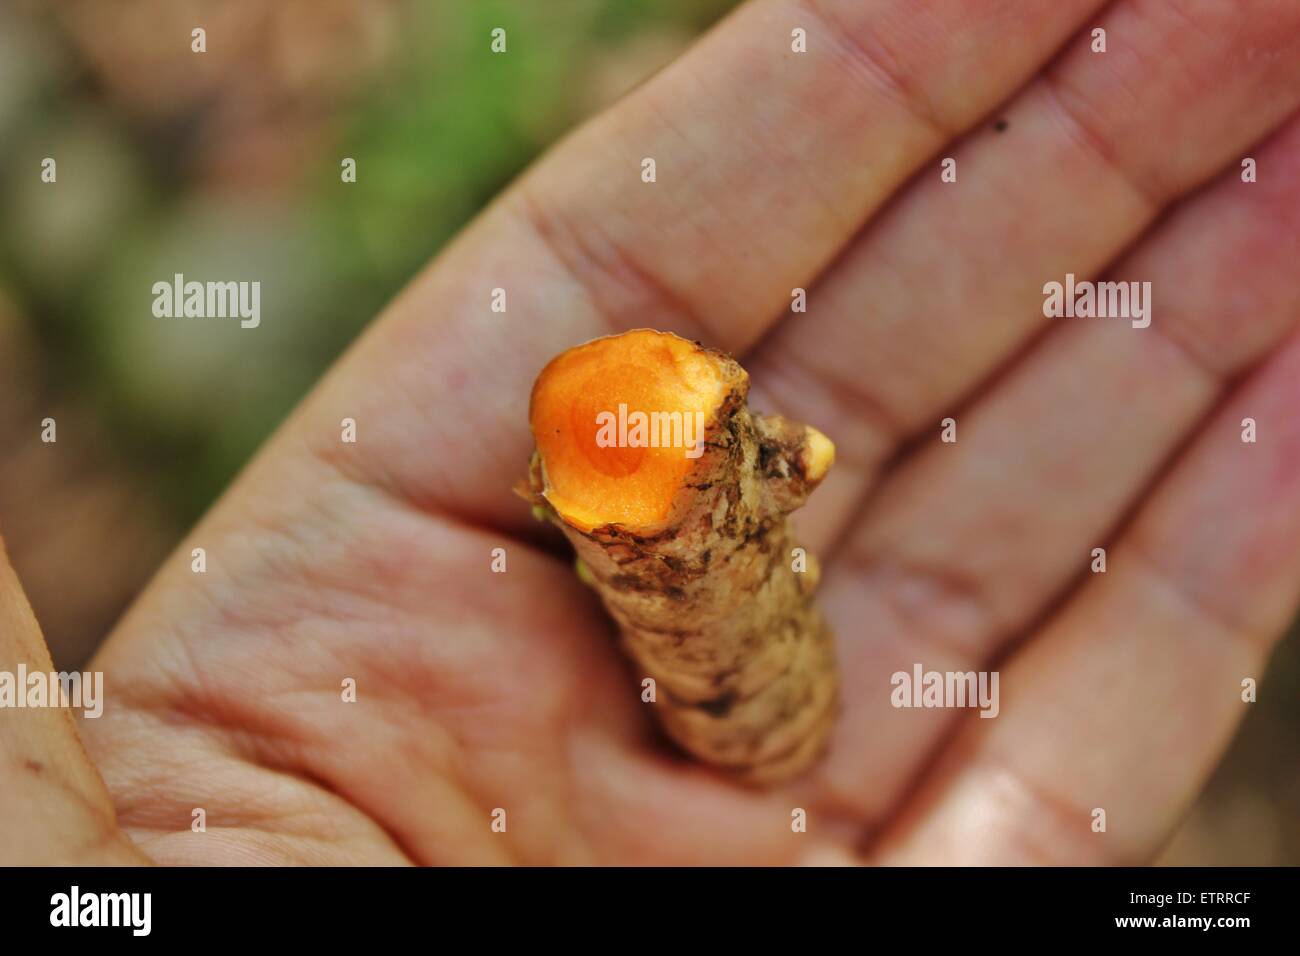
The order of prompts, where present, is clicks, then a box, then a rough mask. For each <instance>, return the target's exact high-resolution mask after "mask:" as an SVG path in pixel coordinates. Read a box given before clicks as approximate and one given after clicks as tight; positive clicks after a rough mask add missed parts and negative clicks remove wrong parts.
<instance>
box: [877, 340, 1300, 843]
mask: <svg viewBox="0 0 1300 956" xmlns="http://www.w3.org/2000/svg"><path fill="white" fill-rule="evenodd" d="M1297 408H1300V337H1295V338H1293V339H1292V340H1291V341H1290V343H1289V345H1288V346H1287V348H1286V349H1285V350H1284V351H1283V352H1282V353H1281V354H1279V355H1278V356H1277V357H1276V358H1275V360H1274V361H1272V362H1270V363H1269V365H1268V366H1266V367H1265V368H1264V369H1263V370H1261V371H1260V372H1259V373H1258V374H1257V375H1256V376H1255V377H1254V380H1253V381H1251V382H1250V383H1249V384H1248V385H1247V387H1245V388H1244V389H1243V390H1242V392H1241V393H1240V394H1238V395H1237V396H1235V397H1234V398H1233V400H1232V401H1231V402H1230V403H1229V404H1228V405H1227V407H1226V409H1225V410H1223V411H1222V412H1221V413H1220V414H1217V415H1215V416H1214V418H1213V419H1212V420H1211V422H1210V423H1209V426H1208V427H1207V429H1206V431H1205V433H1204V435H1203V436H1202V437H1201V438H1200V439H1199V440H1198V441H1197V443H1196V444H1195V446H1193V448H1192V449H1191V450H1190V452H1189V453H1188V454H1187V455H1186V456H1185V459H1184V460H1183V461H1181V462H1180V463H1179V464H1178V466H1177V468H1176V469H1175V470H1174V471H1173V472H1172V473H1171V475H1170V476H1169V478H1168V480H1167V481H1166V482H1164V483H1163V484H1162V486H1161V488H1160V489H1159V491H1158V493H1157V495H1156V496H1155V497H1154V498H1153V500H1152V501H1151V503H1150V504H1149V505H1148V506H1147V508H1146V509H1145V510H1144V512H1143V513H1142V514H1141V515H1140V516H1139V518H1138V519H1137V521H1136V524H1135V525H1134V526H1133V527H1132V529H1131V530H1129V531H1128V532H1127V533H1126V534H1125V536H1124V537H1123V539H1122V540H1121V541H1120V543H1119V544H1118V546H1117V547H1116V548H1115V549H1114V550H1113V552H1112V557H1111V560H1110V562H1109V567H1108V570H1107V572H1106V574H1105V575H1104V576H1099V577H1096V578H1093V579H1091V581H1090V583H1089V584H1088V585H1087V586H1086V587H1085V588H1084V589H1083V590H1082V591H1081V592H1080V593H1079V594H1078V595H1077V596H1076V597H1075V598H1074V599H1073V600H1072V601H1071V602H1070V603H1069V605H1067V606H1066V608H1065V609H1064V611H1063V612H1062V613H1061V615H1060V616H1059V617H1058V618H1057V619H1056V620H1055V621H1054V622H1053V623H1052V624H1051V625H1050V626H1049V627H1048V628H1047V630H1046V631H1045V632H1044V633H1043V634H1041V635H1040V636H1039V637H1038V638H1037V639H1035V640H1034V642H1033V643H1031V644H1029V645H1028V646H1027V647H1026V648H1025V649H1024V650H1022V651H1021V652H1020V653H1018V654H1017V655H1016V656H1015V657H1013V658H1012V659H1011V661H1010V662H1009V664H1008V665H1007V666H1005V667H1004V668H1003V670H1002V675H1001V682H1000V684H1001V688H1002V692H1003V700H1002V708H1001V711H1002V712H1001V715H1000V716H999V717H998V718H997V719H996V720H973V721H970V722H969V723H968V724H967V726H966V727H965V728H964V729H963V731H964V732H963V733H962V735H961V736H960V737H959V738H958V740H957V742H956V743H955V744H954V746H953V748H952V752H951V754H950V755H949V758H948V759H947V760H946V761H945V764H944V769H943V770H941V771H940V772H938V773H936V775H935V776H934V778H933V779H932V781H931V782H929V783H928V784H927V786H926V787H925V789H924V790H923V792H922V796H921V799H920V801H918V806H917V809H916V811H915V813H913V814H910V815H909V817H908V818H907V819H905V820H902V821H900V822H899V824H898V826H897V828H895V829H894V830H892V831H891V832H890V833H889V834H887V837H886V839H885V842H884V844H883V845H882V847H881V849H880V856H881V858H882V859H883V860H886V861H889V862H908V861H912V860H920V859H924V860H926V861H927V862H931V863H932V862H936V861H947V862H966V861H970V860H974V859H979V860H980V862H983V863H998V862H1003V863H1019V862H1027V861H1033V862H1056V863H1060V862H1065V861H1069V862H1078V861H1079V860H1080V859H1092V860H1097V861H1122V862H1137V861H1142V860H1146V859H1148V858H1149V857H1150V855H1151V854H1152V853H1153V852H1154V851H1155V850H1156V849H1157V848H1158V846H1159V844H1160V843H1161V841H1162V839H1163V838H1164V837H1165V836H1166V835H1167V834H1168V833H1169V831H1170V829H1171V828H1172V827H1173V825H1174V823H1175V822H1176V821H1177V819H1178V818H1179V816H1180V814H1181V813H1182V812H1183V811H1185V810H1186V809H1187V807H1188V806H1189V805H1190V804H1191V802H1192V801H1193V799H1194V798H1195V796H1196V794H1197V793H1198V792H1199V790H1200V788H1201V786H1202V785H1203V784H1204V782H1205V780H1206V778H1207V777H1208V775H1209V773H1210V771H1211V770H1212V769H1213V767H1214V765H1215V763H1216V762H1217V760H1218V759H1219V757H1220V756H1221V754H1222V752H1223V750H1224V748H1225V747H1226V746H1227V744H1228V741H1229V740H1230V738H1231V735H1232V732H1233V729H1234V728H1235V726H1236V725H1237V722H1238V721H1239V720H1240V719H1241V718H1242V716H1244V714H1245V712H1246V709H1247V706H1248V704H1246V703H1245V702H1244V696H1245V695H1244V693H1243V681H1244V680H1246V679H1247V678H1250V679H1253V680H1259V678H1260V677H1261V676H1262V671H1263V670H1264V667H1265V664H1266V661H1267V658H1268V655H1269V653H1270V651H1271V649H1272V647H1273V645H1274V642H1275V641H1276V640H1277V638H1278V637H1279V636H1280V635H1281V634H1282V633H1283V631H1284V630H1285V628H1286V626H1287V624H1288V622H1289V621H1291V620H1292V619H1293V618H1294V615H1295V612H1296V605H1297V602H1298V601H1300V416H1297V415H1296V409H1297ZM1247 417H1249V418H1253V419H1254V420H1255V421H1256V422H1257V423H1258V428H1259V441H1258V443H1257V444H1248V443H1245V442H1243V440H1242V424H1241V423H1242V420H1243V419H1244V418H1247ZM1267 688H1268V685H1267V684H1265V685H1264V691H1263V692H1265V693H1267ZM1097 809H1100V810H1104V811H1105V825H1106V826H1105V832H1104V833H1103V832H1095V831H1094V828H1093V823H1094V819H1097V817H1096V815H1095V813H1094V811H1095V810H1097ZM974 821H978V825H977V826H973V825H972V823H973V822H974Z"/></svg>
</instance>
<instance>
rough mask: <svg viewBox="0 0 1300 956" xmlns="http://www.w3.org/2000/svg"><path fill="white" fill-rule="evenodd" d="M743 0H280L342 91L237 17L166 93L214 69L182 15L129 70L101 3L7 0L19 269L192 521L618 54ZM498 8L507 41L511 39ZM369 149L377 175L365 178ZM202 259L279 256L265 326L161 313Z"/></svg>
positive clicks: (254, 267)
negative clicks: (368, 29)
mask: <svg viewBox="0 0 1300 956" xmlns="http://www.w3.org/2000/svg"><path fill="white" fill-rule="evenodd" d="M152 2H154V3H155V4H158V3H161V2H162V0H152ZM731 5H732V3H731V2H730V0H694V2H692V0H555V2H547V3H539V2H534V0H473V2H469V0H440V2H406V0H403V2H393V3H371V4H367V3H361V2H359V0H357V2H353V0H347V2H342V0H320V3H319V4H315V5H313V4H299V5H297V6H296V7H293V6H291V7H290V9H289V12H288V13H285V12H284V11H283V10H282V11H281V15H282V16H287V17H290V18H292V17H294V16H300V17H302V18H304V19H303V20H302V22H301V24H295V23H294V22H293V21H292V20H291V22H290V23H289V27H290V28H291V29H292V28H293V27H294V26H296V25H297V26H300V27H301V29H300V30H299V32H298V33H296V34H293V35H291V36H290V45H291V48H292V53H293V62H292V63H291V64H290V66H291V67H292V69H293V70H295V71H297V73H298V74H302V73H303V72H304V71H306V72H307V74H308V76H307V79H308V82H309V84H310V86H311V87H312V89H314V90H318V91H323V92H317V94H316V95H315V97H314V98H313V97H311V96H304V95H303V94H302V92H301V91H300V90H296V89H289V90H285V89H281V88H280V87H279V86H278V85H277V81H276V77H277V76H279V75H282V74H285V73H289V72H290V70H289V69H287V68H286V69H279V67H280V66H281V64H278V63H275V62H272V63H270V64H269V66H268V64H267V63H266V62H265V57H264V56H263V54H262V52H261V49H260V47H258V48H253V47H251V45H250V50H249V52H248V53H247V54H246V56H247V58H248V59H247V60H241V59H239V57H241V56H245V54H244V52H243V51H239V50H236V51H230V50H227V49H226V48H225V47H223V44H228V45H230V46H233V45H234V44H235V43H236V42H240V43H242V42H246V39H245V38H241V39H239V40H238V41H237V40H236V39H235V36H236V33H235V31H234V30H233V29H231V30H230V31H228V33H223V32H221V31H220V28H219V26H218V27H211V28H210V29H209V37H208V43H209V47H210V49H209V52H208V53H207V54H206V55H207V56H208V57H214V58H215V57H217V56H218V54H220V55H221V56H225V57H227V59H225V60H213V61H211V62H216V63H217V64H218V65H217V66H216V67H215V69H216V70H218V71H221V70H225V71H227V74H228V75H226V76H222V75H217V76H216V77H215V78H214V79H213V81H212V83H211V85H210V86H209V87H206V88H201V89H200V92H199V93H198V94H195V95H194V96H193V97H192V98H191V99H189V100H186V99H185V98H184V97H179V98H178V99H179V101H178V102H177V103H172V102H170V101H168V100H166V98H165V97H160V98H159V99H161V100H162V103H163V105H162V106H161V107H160V106H159V105H158V103H157V102H155V98H153V97H151V96H150V95H149V91H150V90H151V89H156V88H162V89H163V90H164V91H165V90H166V88H167V87H168V85H171V86H173V87H175V88H178V89H182V88H185V86H186V84H197V83H198V82H199V81H198V80H196V79H195V78H194V76H192V75H191V74H192V73H193V72H194V71H195V69H196V67H195V63H196V61H195V60H194V59H193V56H194V55H193V54H192V53H191V52H190V50H189V36H188V32H187V31H186V32H180V31H179V30H173V31H171V33H170V36H169V35H168V32H167V31H165V30H161V29H160V30H158V31H157V33H156V35H155V36H154V37H153V38H152V39H151V40H150V41H149V42H150V43H152V44H156V45H161V44H171V45H172V46H173V47H174V48H175V49H174V51H173V52H172V53H171V54H169V55H163V54H160V53H159V52H158V51H157V50H156V49H149V50H146V51H145V52H146V53H147V54H149V55H150V56H156V57H158V59H157V60H156V61H149V62H150V69H151V71H152V72H151V74H150V75H148V76H144V77H138V76H131V75H126V76H123V75H120V74H115V73H113V72H112V71H111V70H106V69H103V68H101V67H100V66H99V65H100V64H102V63H104V62H108V63H110V64H113V63H117V62H118V61H119V60H120V59H121V58H127V57H129V56H130V55H131V54H132V52H133V51H132V50H130V49H125V48H121V47H122V42H123V41H122V40H121V39H120V38H119V39H118V40H116V41H115V40H114V38H112V37H105V38H104V40H103V41H102V42H103V43H104V44H107V45H109V46H108V47H107V48H106V49H99V48H98V47H97V44H98V43H99V42H100V41H99V40H98V39H97V38H96V37H95V36H93V35H91V36H89V37H87V36H85V35H79V34H78V32H77V30H76V27H77V26H78V24H77V23H76V22H75V21H71V20H70V19H68V18H70V17H72V16H84V15H85V14H84V11H83V12H81V13H69V14H67V15H66V17H61V16H60V14H59V13H58V12H57V11H54V10H50V9H47V8H44V7H41V6H37V5H22V6H20V7H19V8H14V7H9V8H3V9H0V36H3V37H4V38H3V39H0V54H4V55H0V61H3V62H4V63H5V64H6V65H5V67H0V69H3V70H4V72H3V73H0V79H3V80H4V81H6V82H5V90H4V92H3V93H0V137H2V141H3V143H4V149H3V151H0V208H2V209H3V210H4V211H5V212H4V215H3V220H2V221H0V287H2V288H3V290H4V292H5V294H6V295H7V296H8V297H9V298H10V299H11V300H12V301H13V302H15V303H16V304H17V306H18V309H19V311H20V313H21V314H22V315H24V316H25V317H26V320H27V322H28V324H29V325H30V326H31V327H32V328H33V329H34V330H35V333H36V336H37V340H38V342H39V345H40V348H39V355H38V356H35V357H34V360H35V361H39V362H40V363H41V365H42V371H43V373H44V374H45V375H46V377H47V379H48V380H50V381H52V382H54V383H55V385H56V387H57V388H58V389H59V390H60V391H66V390H68V389H75V390H77V391H78V392H80V393H81V394H83V395H84V396H85V397H86V399H87V400H88V402H89V403H90V404H91V405H93V407H95V408H96V409H97V410H98V411H99V412H100V413H101V415H102V417H103V419H104V425H105V427H106V428H107V429H108V430H109V431H110V433H111V435H112V438H113V442H114V444H115V445H116V446H117V447H119V448H120V449H122V450H123V451H124V452H125V454H126V455H127V456H128V457H130V458H131V459H133V460H135V461H136V462H138V463H139V464H140V465H141V466H143V467H146V468H147V469H148V472H149V473H150V474H151V475H153V476H156V477H155V479H154V480H155V481H156V488H155V492H156V494H157V496H158V498H159V501H160V505H161V506H162V507H165V508H166V509H168V510H169V512H170V513H171V515H172V516H173V517H174V519H175V520H176V521H177V523H178V525H179V526H183V525H184V524H187V523H189V522H190V521H192V520H194V519H195V518H196V517H197V516H198V514H199V513H200V512H201V511H202V510H203V509H204V508H205V507H206V506H207V505H208V504H209V503H210V502H211V501H212V499H213V498H214V497H215V495H216V494H217V493H219V491H220V489H221V488H222V487H224V485H225V484H226V483H227V482H228V481H229V480H230V478H231V477H232V475H233V474H234V473H235V472H236V471H237V470H238V468H239V467H240V465H241V464H242V463H243V462H244V461H246V460H247V459H248V457H249V456H250V455H251V454H252V452H253V451H254V450H255V448H256V446H257V445H258V444H259V443H260V441H261V440H262V439H263V438H264V437H265V436H266V435H267V434H268V433H269V432H270V431H271V430H272V429H273V428H274V427H275V425H276V424H277V423H278V422H279V421H280V420H281V419H282V418H283V417H284V416H285V415H286V414H287V413H288V411H289V410H290V409H291V408H292V406H293V405H294V404H295V403H296V401H297V400H298V399H299V398H300V397H301V396H302V395H303V394H304V393H305V392H306V391H307V390H308V389H309V388H310V386H311V383H312V382H313V381H314V380H315V379H316V378H318V377H319V375H320V374H321V373H322V372H323V371H324V369H325V368H326V367H327V366H328V365H329V363H330V362H331V361H332V360H333V359H334V358H335V357H336V356H337V355H338V354H339V352H340V351H341V350H342V349H343V348H344V347H346V345H347V343H348V342H350V341H351V340H352V339H353V338H355V337H356V335H357V334H358V333H359V331H360V330H361V329H362V328H363V327H364V326H365V324H366V323H367V322H369V321H370V320H371V319H372V318H373V317H374V316H375V315H376V314H377V313H378V312H379V311H380V310H381V309H382V307H383V305H384V303H385V302H386V301H387V300H388V299H390V298H391V297H392V296H393V295H394V294H395V293H396V292H397V291H398V290H399V289H400V288H401V286H402V285H403V284H404V283H405V282H406V281H407V280H408V279H410V278H411V276H413V275H414V274H415V273H416V272H417V271H418V270H419V269H420V268H421V266H422V265H423V264H424V263H425V262H426V261H427V260H428V259H430V258H431V257H432V256H434V255H435V254H436V253H437V251H438V249H439V248H440V247H441V246H442V245H443V244H444V243H445V242H446V241H447V240H448V239H449V238H450V237H451V236H452V235H454V234H455V232H456V231H457V230H458V229H459V228H460V227H461V226H463V225H464V224H465V223H466V222H467V221H468V220H469V219H470V218H472V217H473V216H474V214H475V213H476V212H477V211H478V210H480V209H481V208H482V207H483V206H484V205H485V204H486V203H487V202H488V201H489V200H490V199H491V197H492V196H493V195H494V194H495V193H497V192H498V191H499V190H500V189H501V188H502V187H503V186H504V185H505V184H506V183H508V182H509V181H510V179H511V178H513V177H514V176H515V175H517V174H518V173H519V172H520V170H522V169H523V168H524V167H525V166H526V165H527V164H528V163H529V162H530V161H531V160H532V159H533V158H534V157H535V156H536V155H537V154H538V153H539V152H540V151H541V150H543V149H544V148H545V147H546V146H547V145H548V144H549V143H550V142H551V141H553V140H554V139H555V138H556V137H557V136H559V135H560V134H562V133H563V131H564V130H565V129H567V128H568V127H570V126H571V125H573V124H574V123H576V122H578V121H579V120H581V119H582V118H583V114H584V113H585V112H587V111H589V110H591V109H593V108H595V107H597V106H599V105H600V104H601V102H602V99H603V98H604V97H606V96H607V95H609V94H610V92H611V91H609V90H603V91H602V90H601V89H600V88H599V87H600V86H601V84H602V80H601V78H600V74H601V71H602V65H603V64H608V63H611V62H619V63H620V64H621V65H622V68H623V70H624V72H626V71H627V70H628V69H629V68H630V69H631V70H632V71H633V72H634V73H635V72H636V71H637V70H638V63H637V62H636V61H637V58H638V57H641V58H642V59H644V54H643V52H642V51H643V50H644V48H645V44H644V39H645V38H646V37H647V36H651V37H654V36H659V37H662V38H663V39H664V42H663V43H662V44H661V48H660V51H659V53H657V54H656V55H658V56H663V55H666V54H667V53H671V52H672V51H673V50H675V49H676V48H677V47H679V46H680V45H681V44H683V43H685V42H686V41H687V40H688V39H689V38H690V37H691V36H693V35H695V34H696V33H698V32H699V31H700V30H702V29H703V28H705V27H706V26H707V25H708V24H709V23H710V22H711V21H713V20H715V19H716V18H717V17H718V16H719V15H721V14H722V13H724V12H725V11H726V9H727V8H728V7H730V6H731ZM274 6H276V5H265V4H263V5H262V7H263V8H265V9H270V8H271V7H274ZM158 10H159V13H160V15H161V14H162V12H163V11H164V8H163V7H161V6H159V7H158ZM294 11H296V12H294ZM259 15H261V14H260V11H257V12H253V13H251V14H250V16H252V17H257V16H259ZM349 17H352V18H353V20H352V27H349V19H348V18H349ZM358 17H365V18H367V20H366V21H365V22H367V23H371V22H373V21H374V20H375V19H376V18H381V19H384V20H385V21H386V22H385V23H384V24H383V30H381V31H380V33H381V34H383V35H384V36H387V37H388V38H390V41H391V42H389V43H388V44H387V45H386V46H385V47H384V49H383V51H382V55H381V56H380V57H379V58H378V61H377V62H373V63H368V64H367V65H366V66H365V67H362V68H356V67H355V63H354V62H353V61H354V60H359V59H360V57H359V56H358V57H353V56H352V51H351V49H350V44H351V42H352V39H351V38H350V37H349V36H348V35H347V33H348V30H349V29H352V28H355V27H356V25H357V23H358V22H360V21H358V20H356V18H358ZM308 18H314V19H308ZM313 24H314V26H313ZM321 24H325V25H326V26H327V27H328V28H326V27H322V26H321ZM330 24H334V25H333V26H329V25H330ZM182 25H183V24H182ZM254 25H255V26H259V27H262V26H264V27H265V28H266V29H270V28H271V27H272V26H274V24H265V25H263V24H260V23H258V22H257V21H256V20H255V21H254ZM495 27H502V28H504V29H505V30H506V31H507V43H508V48H507V50H508V52H507V54H506V55H494V54H493V53H492V52H491V51H490V49H489V43H490V36H491V31H492V29H493V28H495ZM136 32H138V31H136ZM130 39H131V40H132V41H135V40H136V37H135V34H134V33H133V34H132V35H131V37H130ZM114 42H117V43H118V47H119V48H118V49H115V48H113V47H112V46H111V44H112V43H114ZM312 44H317V45H318V46H319V50H318V51H315V53H316V54H317V55H316V56H315V59H313V56H312V54H313V51H312V50H311V49H310V47H311V45H312ZM633 48H635V49H633ZM629 50H631V52H629ZM665 51H666V52H665ZM340 56H342V57H343V59H342V60H340ZM105 57H107V60H105ZM257 57H262V58H261V59H256V58H257ZM144 59H145V57H143V56H142V57H141V60H144ZM304 62H305V63H306V64H307V67H303V66H302V63H304ZM659 65H660V64H659V63H658V62H654V61H653V59H652V60H649V61H646V62H645V63H644V64H642V65H641V67H642V68H641V69H640V72H642V73H644V72H649V71H652V70H653V69H654V68H656V67H658V66H659ZM312 69H315V70H317V71H318V73H319V75H312V74H311V72H310V71H311V70H312ZM277 70H278V72H277ZM350 70H355V73H354V74H349V71H350ZM340 72H341V73H342V74H343V75H344V76H345V77H347V79H346V80H344V81H342V82H340V79H339V75H338V74H339V73H340ZM263 75H265V76H267V77H270V79H269V80H267V81H266V82H265V83H264V84H263V87H258V86H256V85H254V86H253V88H252V93H251V96H252V98H253V100H254V102H256V101H258V100H259V99H260V100H261V101H264V102H268V103H272V104H276V105H275V108H274V109H270V110H268V112H269V113H270V118H269V120H268V118H267V117H265V116H262V117H258V116H256V115H255V114H256V110H255V109H254V108H250V106H249V103H248V97H249V96H250V93H249V90H248V87H249V85H250V83H252V84H256V83H258V82H261V80H259V79H256V78H257V77H262V76H263ZM249 76H253V77H254V78H255V79H253V80H249V79H247V77H249ZM237 78H241V83H242V88H241V90H240V91H239V92H238V93H233V92H232V93H230V94H229V96H228V95H227V93H226V90H227V89H228V88H230V87H232V86H233V85H234V84H235V80H236V79H237ZM606 85H607V84H606ZM593 87H595V89H593ZM142 91H143V92H142ZM613 92H617V91H613ZM237 96H244V97H245V99H243V100H240V99H237ZM225 99H231V100H234V102H224V100H225ZM232 115H233V117H234V118H233V119H232V118H231V117H232ZM241 123H245V125H243V126H241ZM241 138H242V139H243V140H246V141H247V142H248V143H253V144H258V143H261V142H265V141H267V140H271V141H273V146H271V147H269V148H265V149H264V152H265V153H266V155H268V156H270V157H271V161H270V162H268V163H266V164H265V166H266V168H265V169H263V168H262V166H261V165H259V162H258V160H257V153H256V151H254V152H253V154H252V159H251V160H250V159H248V158H247V157H244V156H242V155H241V153H240V149H241V147H242V144H241V142H240V140H241ZM259 148H261V147H259ZM277 151H279V152H277ZM286 153H287V155H288V156H289V159H288V160H287V161H286V160H285V159H284V155H285V154H286ZM214 154H216V156H217V158H216V159H214V158H213V157H214ZM227 154H229V155H230V156H233V157H234V160H233V164H234V166H235V167H236V174H235V175H234V176H233V177H232V176H230V175H216V176H214V175H213V168H214V166H215V167H217V170H218V173H223V172H224V173H226V174H228V172H229V168H230V166H231V164H232V161H231V160H229V159H228V158H227ZM46 156H55V157H57V158H58V183H57V189H50V188H48V187H45V186H44V185H43V184H42V183H40V181H39V178H38V171H39V168H40V162H41V159H42V158H43V157H46ZM345 156H346V157H353V158H355V159H356V162H357V168H358V177H357V182H356V183H354V184H345V183H343V182H341V179H340V162H341V160H342V158H343V157H345ZM177 272H180V273H184V274H185V275H186V276H187V277H188V278H196V279H199V280H201V281H202V280H207V279H257V280H260V281H261V283H262V314H263V316H264V319H263V322H262V325H261V327H260V328H258V329H257V330H255V331H245V330H240V329H239V328H238V326H237V324H231V323H221V322H212V323H205V322H203V321H198V322H175V321H169V320H165V319H156V318H154V317H153V315H152V313H151V311H150V308H151V304H152V294H151V292H150V289H151V286H152V284H153V283H154V282H156V281H159V280H169V279H170V278H171V276H172V275H174V274H175V273H177Z"/></svg>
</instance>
